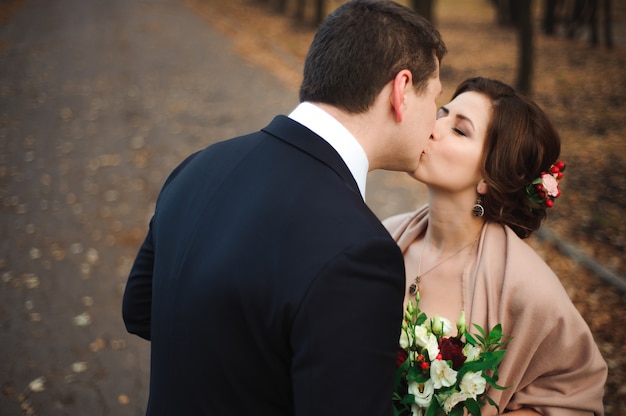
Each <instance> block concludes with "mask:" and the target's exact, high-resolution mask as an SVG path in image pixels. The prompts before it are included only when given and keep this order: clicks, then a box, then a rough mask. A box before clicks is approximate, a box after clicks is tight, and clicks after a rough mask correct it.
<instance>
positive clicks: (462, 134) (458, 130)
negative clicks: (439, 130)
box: [452, 127, 465, 136]
mask: <svg viewBox="0 0 626 416" xmlns="http://www.w3.org/2000/svg"><path fill="white" fill-rule="evenodd" d="M452 131H454V132H455V133H456V134H460V135H461V136H465V132H464V131H463V130H460V129H458V128H456V127H452Z"/></svg>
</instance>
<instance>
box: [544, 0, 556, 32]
mask: <svg viewBox="0 0 626 416" xmlns="http://www.w3.org/2000/svg"><path fill="white" fill-rule="evenodd" d="M556 2H557V0H544V2H543V6H544V9H543V25H542V26H543V33H545V34H546V35H548V36H551V35H554V33H555V26H556Z"/></svg>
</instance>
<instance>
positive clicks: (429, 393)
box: [409, 380, 435, 408]
mask: <svg viewBox="0 0 626 416" xmlns="http://www.w3.org/2000/svg"><path fill="white" fill-rule="evenodd" d="M434 393H435V386H434V385H433V382H432V381H430V380H426V382H424V383H415V382H410V383H409V394H412V395H413V397H414V398H415V404H417V405H418V406H419V407H423V408H427V407H428V406H430V402H431V401H432V399H433V394H434Z"/></svg>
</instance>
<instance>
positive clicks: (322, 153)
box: [263, 115, 361, 196]
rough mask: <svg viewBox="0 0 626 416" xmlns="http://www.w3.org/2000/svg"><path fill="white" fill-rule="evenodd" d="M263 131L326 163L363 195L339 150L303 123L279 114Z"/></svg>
mask: <svg viewBox="0 0 626 416" xmlns="http://www.w3.org/2000/svg"><path fill="white" fill-rule="evenodd" d="M263 131H264V132H265V133H268V134H270V135H272V136H274V137H276V138H277V139H279V140H282V141H284V142H286V143H288V144H290V145H292V146H294V147H296V148H298V149H300V150H302V151H303V152H306V153H307V154H309V155H311V156H312V157H314V158H316V159H317V160H319V161H320V162H322V163H324V164H325V165H327V166H328V167H330V168H331V169H332V170H334V171H335V172H336V173H337V174H338V175H339V176H340V177H341V178H342V179H343V181H344V182H345V183H346V185H347V186H348V188H350V190H352V191H353V192H355V193H357V194H359V196H360V195H361V193H360V191H359V187H358V185H357V183H356V181H355V179H354V177H353V176H352V173H351V172H350V170H349V169H348V166H346V164H345V162H344V161H343V159H341V156H339V154H338V153H337V151H336V150H335V149H333V147H332V146H331V145H330V144H328V142H326V141H325V140H324V139H322V138H321V137H320V136H318V135H317V134H315V133H313V132H312V131H311V130H309V129H308V128H306V127H304V126H303V125H302V124H300V123H297V122H296V121H294V120H292V119H290V118H289V117H287V116H283V115H279V116H276V117H275V118H274V120H272V122H271V123H270V124H269V125H268V126H267V127H265V128H264V129H263Z"/></svg>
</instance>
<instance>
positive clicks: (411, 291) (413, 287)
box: [409, 283, 417, 296]
mask: <svg viewBox="0 0 626 416" xmlns="http://www.w3.org/2000/svg"><path fill="white" fill-rule="evenodd" d="M416 293H417V283H411V286H409V295H411V296H413V295H415V294H416Z"/></svg>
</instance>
